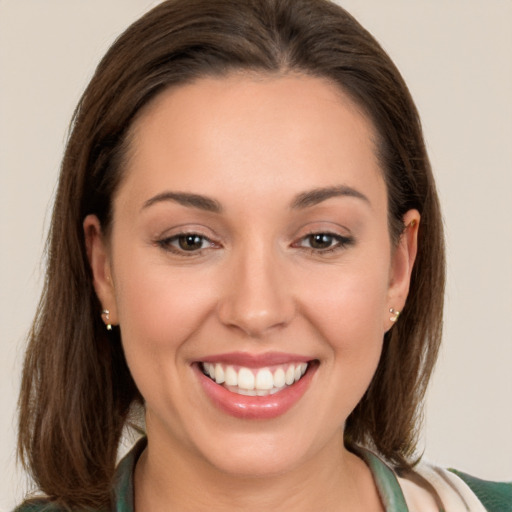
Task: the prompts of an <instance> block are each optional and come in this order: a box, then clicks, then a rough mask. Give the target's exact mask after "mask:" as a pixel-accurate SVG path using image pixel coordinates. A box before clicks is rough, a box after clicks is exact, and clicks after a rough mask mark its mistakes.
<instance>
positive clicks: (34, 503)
mask: <svg viewBox="0 0 512 512" xmlns="http://www.w3.org/2000/svg"><path fill="white" fill-rule="evenodd" d="M13 512H66V509H64V508H62V507H60V506H58V505H56V504H55V503H51V502H50V501H48V500H44V499H34V500H28V501H25V502H24V503H22V504H21V505H19V506H18V507H16V508H15V509H14V510H13Z"/></svg>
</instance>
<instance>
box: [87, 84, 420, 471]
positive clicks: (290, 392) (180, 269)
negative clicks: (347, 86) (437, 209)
mask: <svg viewBox="0 0 512 512" xmlns="http://www.w3.org/2000/svg"><path fill="white" fill-rule="evenodd" d="M132 134H133V138H132V146H131V151H130V155H129V158H128V163H127V166H126V169H125V175H124V179H123V181H122V183H121V185H120V188H119V190H118V192H117V194H116V196H115V199H114V215H113V225H112V230H111V235H110V239H109V240H108V241H107V240H104V239H103V238H102V235H101V229H100V226H99V223H98V221H97V219H96V218H95V217H88V218H87V219H86V221H85V224H84V226H85V230H86V235H87V244H88V248H89V256H90V260H91V265H92V268H93V273H94V279H95V287H96V290H97V293H98V296H99V298H100V300H101V302H102V305H103V307H104V308H106V309H109V310H110V319H111V320H110V321H111V322H112V323H115V324H119V328H120V330H121V336H122V342H123V347H124V350H125V354H126V359H127V362H128V365H129V368H130V370H131V372H132V375H133V378H134V380H135V382H136V384H137V386H138V388H139V390H140V392H141V394H142V395H143V397H144V399H145V401H146V411H147V432H148V438H149V439H150V445H151V444H152V445H153V446H159V447H160V448H161V450H162V451H165V450H167V448H169V447H170V448H172V453H173V454H175V455H174V456H180V455H179V454H181V455H182V456H183V457H184V458H185V457H186V458H188V459H189V460H195V461H197V462H198V463H200V462H204V463H206V464H208V465H209V466H210V467H214V468H217V469H220V470H222V471H223V472H228V473H230V472H236V473H239V474H240V473H241V474H253V475H255V474H272V473H278V472H283V471H286V470H288V469H291V468H294V467H298V466H300V464H301V463H304V462H305V461H307V460H313V459H314V458H315V457H317V458H318V457H325V456H329V454H330V453H331V452H332V451H333V450H332V448H333V447H334V446H338V447H339V445H340V443H341V440H342V431H343V426H344V423H345V420H346V418H347V416H348V415H349V414H350V412H351V411H352V410H353V409H354V407H355V406H356V404H357V403H358V402H359V400H360V399H361V397H362V396H363V394H364V392H365V390H366V389H367V387H368V385H369V383H370V381H371V378H372V376H373V374H374V372H375V369H376V367H377V364H378V361H379V357H380V353H381V347H382V341H383V336H384V333H385V332H386V331H387V330H388V329H389V328H390V327H391V325H392V322H391V321H390V313H389V308H391V307H394V308H395V309H400V308H401V307H402V306H403V304H404V302H405V298H406V295H407V289H408V284H409V275H410V270H411V267H412V263H413V260H414V253H415V228H414V227H413V228H410V229H406V232H405V235H404V236H403V237H402V240H401V242H400V243H399V244H398V246H397V247H396V248H395V247H393V246H392V245H391V242H390V236H389V232H388V226H387V197H386V186H385V183H384V181H383V178H382V172H381V170H380V169H379V164H378V161H377V158H376V156H375V146H374V138H375V137H374V132H373V128H372V125H371V124H370V123H369V122H368V121H367V119H366V118H365V117H364V116H363V115H362V114H361V112H360V111H359V110H358V109H357V108H356V106H355V105H354V104H353V103H352V102H351V101H350V100H349V99H348V98H347V97H346V96H345V95H343V94H342V92H341V91H340V90H339V89H338V88H337V87H335V86H333V85H331V84H330V83H328V82H326V81H323V80H322V79H319V78H313V77H306V76H298V75H290V76H282V77H278V78H276V77H265V76H247V75H243V76H242V75H232V76H229V77H227V78H222V79H202V80H200V81H197V82H195V83H193V84H191V85H186V86H182V87H180V88H175V89H172V90H169V91H166V92H164V93H162V94H161V95H160V96H159V97H158V98H157V99H156V100H155V101H153V103H152V104H151V105H150V106H149V107H148V108H147V109H146V110H145V111H144V112H143V113H142V115H141V116H140V117H139V118H138V120H137V121H136V123H135V125H134V127H133V130H132ZM413 219H414V220H416V221H417V220H418V214H417V212H414V211H411V212H408V214H407V215H406V219H405V222H409V221H410V220H413ZM414 224H415V225H416V226H417V222H415V223H414ZM107 242H108V243H107ZM168 451H169V452H170V451H171V450H168ZM176 454H178V455H176Z"/></svg>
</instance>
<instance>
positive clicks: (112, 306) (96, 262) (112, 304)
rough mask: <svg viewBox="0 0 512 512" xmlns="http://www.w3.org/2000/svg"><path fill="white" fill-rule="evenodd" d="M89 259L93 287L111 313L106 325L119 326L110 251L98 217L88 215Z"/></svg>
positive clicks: (103, 305)
mask: <svg viewBox="0 0 512 512" xmlns="http://www.w3.org/2000/svg"><path fill="white" fill-rule="evenodd" d="M83 227H84V235H85V247H86V249H87V258H88V259H89V265H90V266H91V270H92V275H93V285H94V289H95V291H96V295H97V296H98V299H99V301H100V302H101V306H102V309H103V310H108V311H109V316H108V321H106V320H107V319H106V318H105V316H104V315H102V318H103V320H104V321H105V323H110V324H112V325H117V324H118V320H117V307H116V300H115V293H114V291H115V290H114V283H113V281H112V273H111V266H110V265H111V264H110V251H109V250H108V246H107V243H106V240H105V238H104V236H103V234H102V232H101V224H100V221H99V219H98V217H96V215H87V217H86V218H85V220H84V222H83Z"/></svg>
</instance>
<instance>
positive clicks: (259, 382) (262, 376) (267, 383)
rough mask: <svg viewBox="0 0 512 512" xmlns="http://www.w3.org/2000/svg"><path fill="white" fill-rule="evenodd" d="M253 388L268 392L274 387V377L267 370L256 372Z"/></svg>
mask: <svg viewBox="0 0 512 512" xmlns="http://www.w3.org/2000/svg"><path fill="white" fill-rule="evenodd" d="M255 387H256V389H260V390H262V391H264V390H269V389H272V388H273V387H274V377H273V375H272V373H271V372H270V370H269V369H268V368H263V369H261V370H258V373H257V374H256V385H255ZM276 387H278V386H276Z"/></svg>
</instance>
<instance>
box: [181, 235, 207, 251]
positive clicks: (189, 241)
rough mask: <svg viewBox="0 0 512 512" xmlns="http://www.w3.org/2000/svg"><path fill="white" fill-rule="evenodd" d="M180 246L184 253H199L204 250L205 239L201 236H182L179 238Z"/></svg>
mask: <svg viewBox="0 0 512 512" xmlns="http://www.w3.org/2000/svg"><path fill="white" fill-rule="evenodd" d="M177 242H178V246H179V248H180V249H182V250H184V251H198V250H200V249H202V248H203V244H204V242H205V238H204V237H202V236H199V235H194V234H190V235H180V236H178V238H177Z"/></svg>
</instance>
